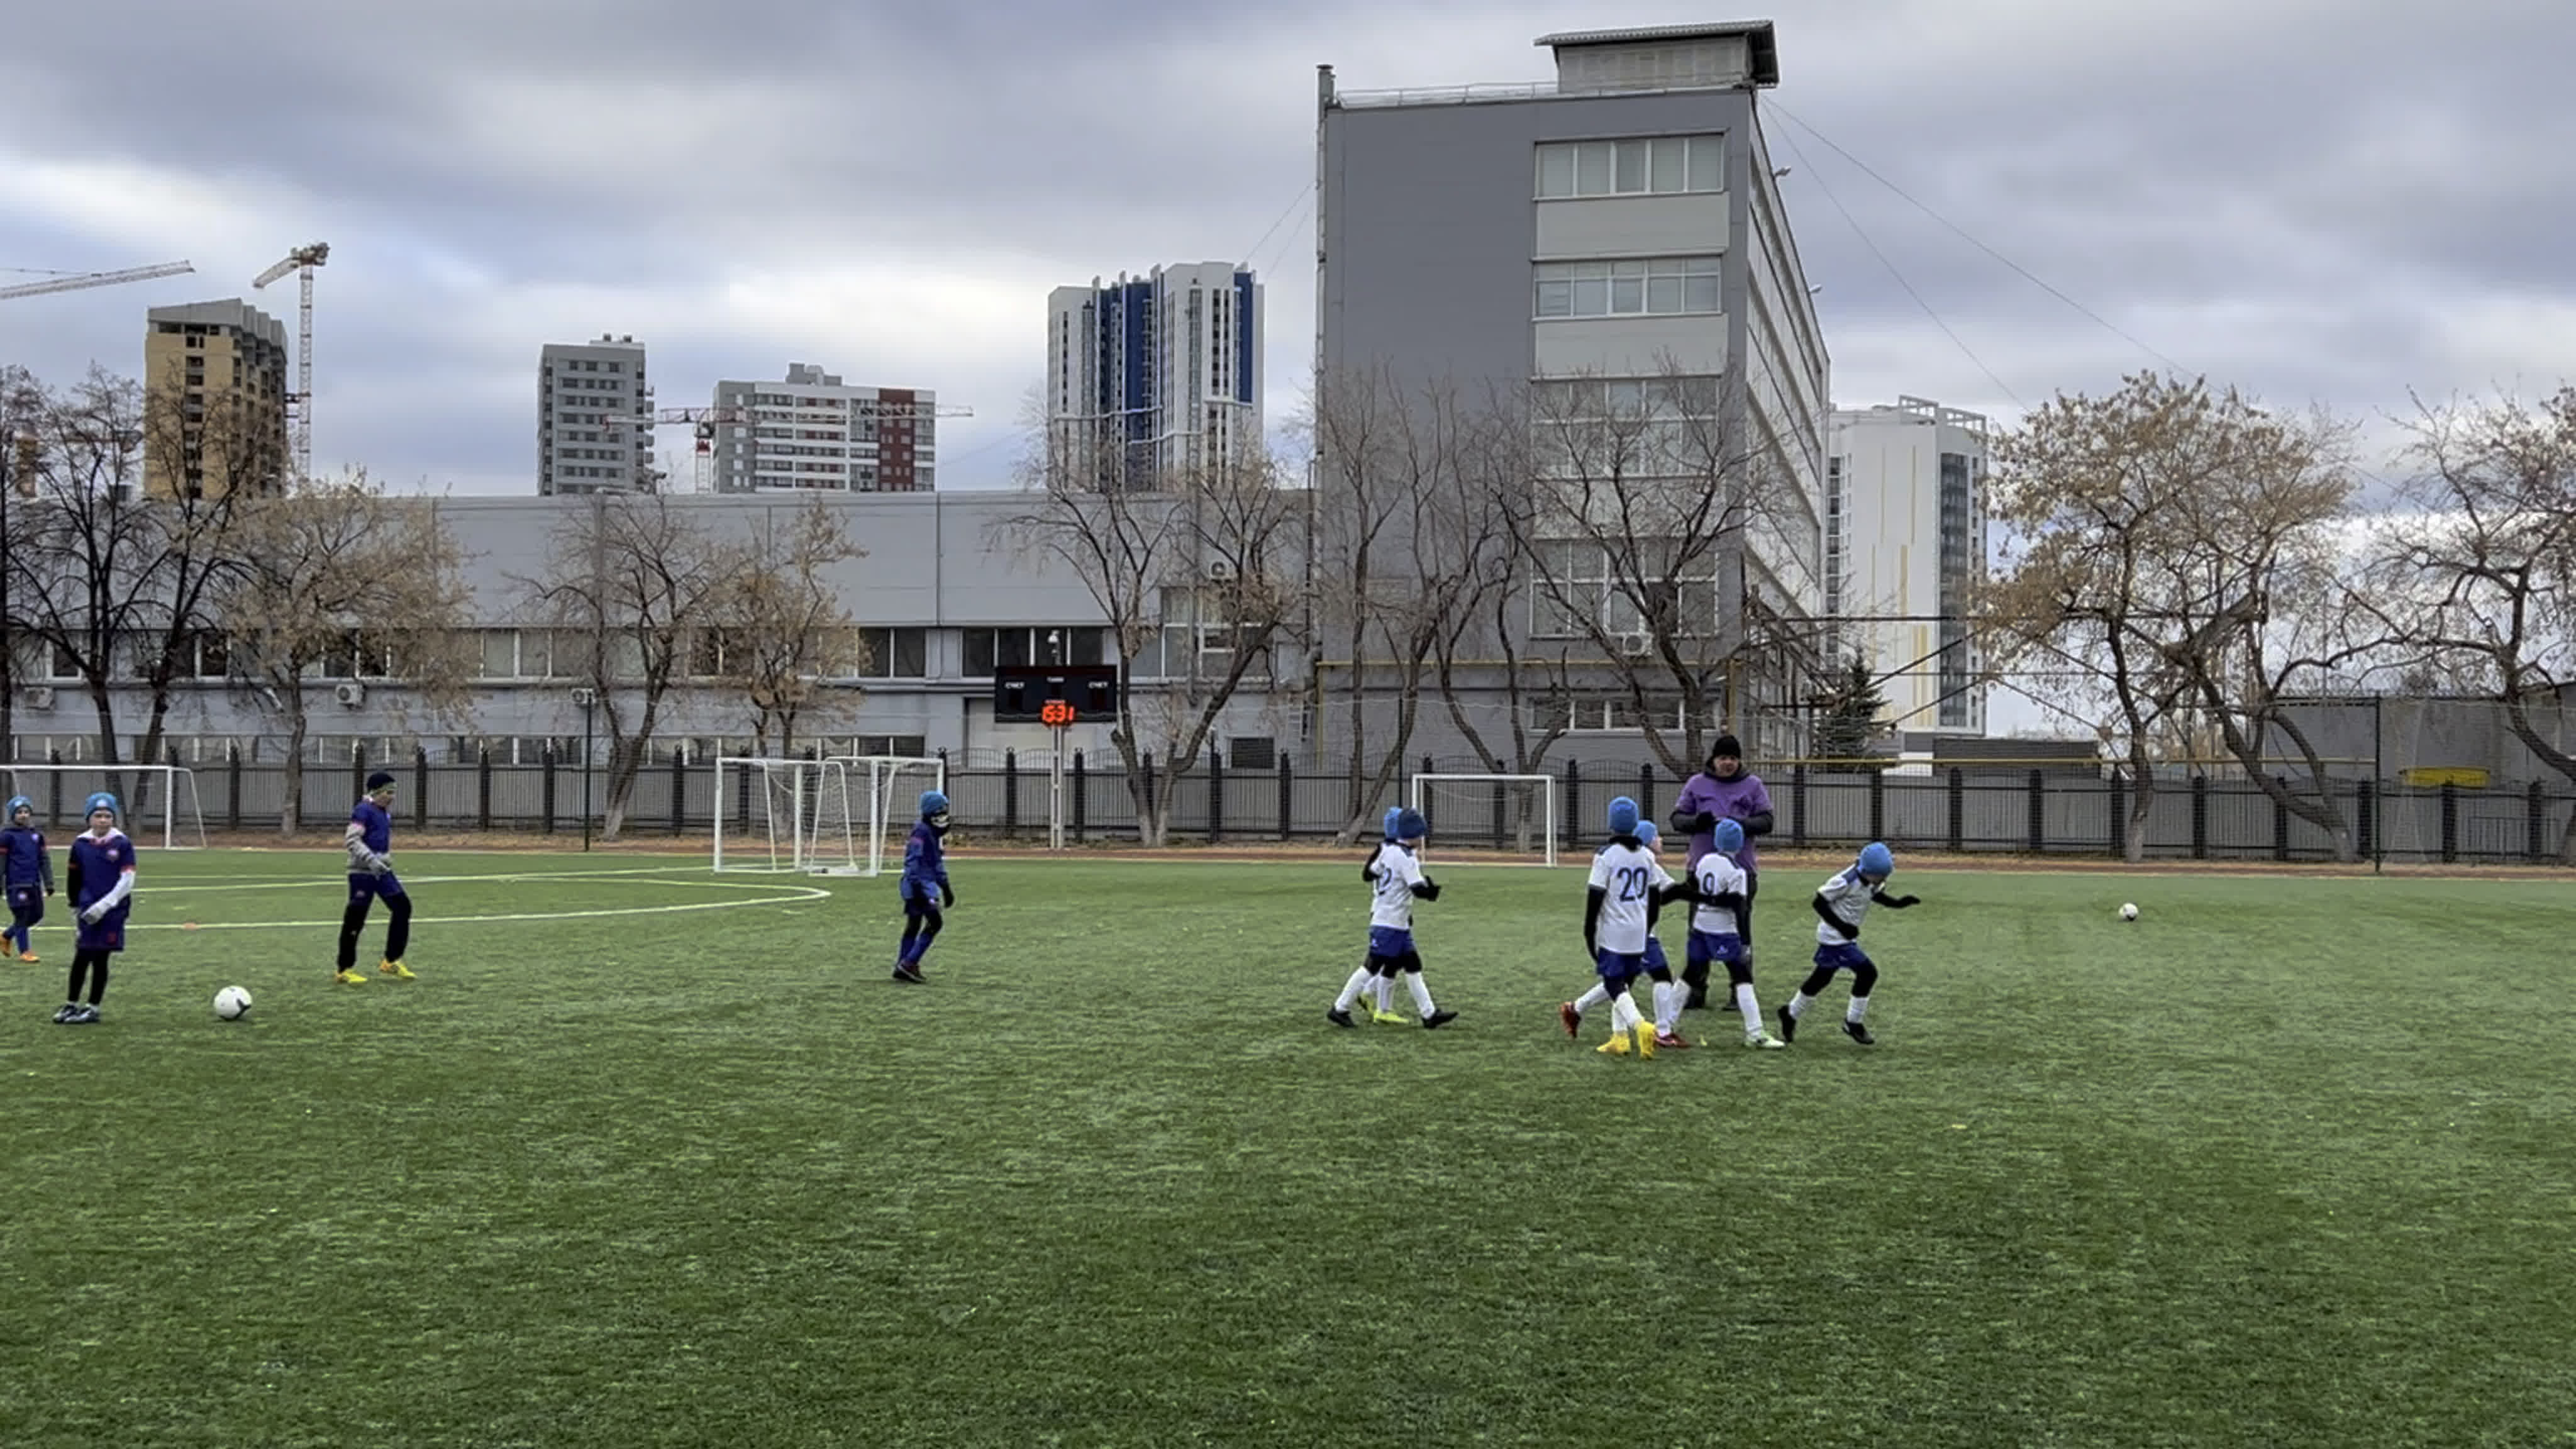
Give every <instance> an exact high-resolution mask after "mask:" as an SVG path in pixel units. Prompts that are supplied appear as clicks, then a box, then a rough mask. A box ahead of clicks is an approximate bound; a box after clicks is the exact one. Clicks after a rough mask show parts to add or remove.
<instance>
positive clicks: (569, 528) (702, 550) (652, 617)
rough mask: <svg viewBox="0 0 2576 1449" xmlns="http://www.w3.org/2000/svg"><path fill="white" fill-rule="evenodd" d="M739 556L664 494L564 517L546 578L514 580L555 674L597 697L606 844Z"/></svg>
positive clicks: (732, 581)
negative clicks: (551, 643)
mask: <svg viewBox="0 0 2576 1449" xmlns="http://www.w3.org/2000/svg"><path fill="white" fill-rule="evenodd" d="M742 553H743V551H742V548H741V547H740V545H739V544H738V543H736V542H734V541H732V540H728V539H723V538H719V537H718V536H716V534H715V533H714V532H713V531H712V530H711V529H709V528H708V527H707V525H706V523H705V521H704V520H703V519H701V518H699V517H697V516H696V515H695V513H694V511H693V510H691V509H690V508H689V507H688V506H687V505H685V504H683V505H677V506H675V505H674V504H673V502H672V500H671V499H670V497H669V496H668V495H665V494H660V493H641V494H598V495H594V496H593V497H592V498H591V499H590V500H589V506H588V507H586V508H582V509H579V510H576V511H575V512H573V513H571V514H570V515H568V516H567V517H566V519H565V521H564V522H563V524H562V525H561V526H559V527H558V528H557V529H556V531H555V534H554V537H553V540H552V547H551V550H550V553H549V557H548V560H547V567H546V572H545V575H544V577H542V578H536V579H522V580H520V581H519V582H520V587H521V589H522V591H523V593H524V595H525V597H526V600H527V603H528V606H529V608H530V610H531V612H533V613H535V614H536V615H538V616H539V617H541V618H543V619H545V620H547V621H548V622H550V623H552V624H553V625H554V626H555V627H556V629H557V631H558V632H557V634H556V636H555V637H556V647H557V649H558V651H559V652H558V654H557V656H556V664H557V667H558V668H561V667H562V666H563V664H564V662H565V661H564V659H563V657H562V654H561V653H560V651H561V649H562V648H563V646H564V645H565V643H567V642H571V643H572V644H573V646H574V657H573V660H572V668H573V672H574V676H575V677H576V678H578V679H580V680H581V681H582V682H583V684H584V685H586V686H587V687H588V688H590V689H591V690H592V691H594V692H595V694H596V695H597V698H598V709H599V717H600V719H601V720H602V721H603V722H604V723H605V724H606V726H607V730H608V747H609V757H608V765H609V768H608V799H607V803H606V804H605V806H603V808H602V813H601V820H600V828H601V834H602V836H603V838H605V839H608V840H615V839H616V838H617V836H618V833H619V831H620V829H621V828H622V827H623V826H624V824H625V820H626V809H627V802H628V801H629V800H630V799H632V798H633V796H634V791H635V777H636V775H637V773H638V772H640V771H641V770H642V769H643V766H644V763H645V760H646V758H647V756H648V755H649V754H650V752H651V749H652V744H653V740H654V738H655V735H656V731H657V730H658V729H659V728H660V725H661V720H662V712H663V707H664V705H665V703H666V702H667V701H668V698H669V696H670V692H671V690H672V688H673V687H674V686H675V685H677V684H679V683H681V682H682V681H683V680H684V679H685V677H686V672H687V669H688V667H689V665H690V663H691V662H692V655H691V652H690V649H691V631H692V630H693V629H694V628H696V627H697V624H698V621H700V620H702V619H708V618H712V617H715V616H716V615H718V614H719V613H720V612H721V610H722V607H723V604H724V601H725V600H726V599H727V598H728V597H729V596H730V594H731V592H732V590H734V589H735V588H736V587H737V586H738V584H739V582H740V578H741V569H742Z"/></svg>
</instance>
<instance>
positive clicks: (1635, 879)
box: [1591, 840, 1673, 956]
mask: <svg viewBox="0 0 2576 1449" xmlns="http://www.w3.org/2000/svg"><path fill="white" fill-rule="evenodd" d="M1672 883H1673V878H1672V877H1671V876H1669V875H1666V874H1664V868H1663V867H1662V866H1660V865H1657V864H1655V857H1654V854H1653V852H1651V851H1648V850H1646V849H1644V848H1643V847H1641V846H1635V845H1628V844H1625V843H1623V842H1621V841H1616V840H1614V841H1611V842H1610V843H1609V844H1608V845H1605V846H1603V847H1601V853H1600V854H1599V855H1596V856H1594V857H1592V881H1591V884H1592V885H1594V886H1596V887H1598V888H1599V889H1600V891H1601V919H1600V921H1599V922H1598V923H1597V924H1596V925H1595V926H1594V928H1593V944H1594V945H1596V946H1598V947H1600V948H1601V949H1602V950H1604V951H1616V952H1618V953H1619V954H1620V955H1622V956H1633V955H1635V954H1636V953H1638V952H1640V951H1643V950H1645V949H1646V902H1647V901H1648V900H1649V899H1650V898H1651V897H1652V896H1653V895H1654V893H1655V890H1656V889H1657V888H1658V887H1660V886H1668V885H1671V884H1672Z"/></svg>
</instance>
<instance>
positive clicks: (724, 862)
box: [714, 755, 852, 872]
mask: <svg viewBox="0 0 2576 1449" xmlns="http://www.w3.org/2000/svg"><path fill="white" fill-rule="evenodd" d="M848 794H849V772H848V771H847V770H846V769H844V768H842V767H841V766H840V765H838V764H835V763H834V762H832V761H829V760H782V759H764V758H759V757H755V756H743V755H725V756H720V757H718V759H717V760H716V805H715V849H714V868H715V869H717V870H755V871H812V872H821V871H826V870H830V869H832V868H833V867H834V866H835V865H836V864H838V865H840V866H845V867H846V866H849V865H850V864H851V863H852V858H851V856H850V853H849V852H848V850H847V849H846V842H844V845H845V848H844V849H843V850H842V852H841V854H840V856H839V857H838V859H837V861H836V860H835V858H834V857H833V856H832V855H831V854H830V847H831V844H832V838H831V836H830V834H829V833H828V832H826V831H824V830H823V829H822V828H821V826H822V823H823V821H824V820H825V819H826V818H827V817H829V816H830V815H831V814H833V813H834V812H835V803H834V802H835V797H836V796H837V797H840V798H841V799H842V800H843V801H846V798H847V796H848ZM838 809H839V813H842V814H846V813H847V806H846V804H845V803H844V804H841V805H840V806H839V807H838Z"/></svg>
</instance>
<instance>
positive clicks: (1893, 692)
mask: <svg viewBox="0 0 2576 1449" xmlns="http://www.w3.org/2000/svg"><path fill="white" fill-rule="evenodd" d="M1987 439H1988V428H1987V423H1986V419H1985V418H1984V416H1983V415H1981V414H1978V413H1972V412H1969V411H1967V410H1965V409H1963V408H1950V407H1943V406H1941V405H1940V404H1939V403H1936V402H1932V401H1929V400H1927V399H1924V398H1919V397H1900V398H1898V399H1897V400H1896V404H1895V406H1893V407H1888V406H1879V407H1871V408H1841V409H1837V410H1835V412H1834V415H1833V451H1832V454H1831V456H1830V457H1829V458H1828V460H1827V462H1826V470H1825V515H1826V516H1825V616H1826V618H1827V620H1828V621H1829V623H1830V624H1831V626H1832V627H1831V632H1830V633H1829V634H1828V638H1829V640H1830V641H1831V642H1830V644H1829V646H1828V647H1829V652H1831V653H1832V655H1833V656H1834V658H1835V660H1836V661H1838V662H1839V661H1842V660H1847V659H1850V658H1852V657H1854V656H1857V657H1859V658H1860V659H1861V660H1862V661H1863V662H1864V663H1866V664H1868V665H1869V667H1870V669H1871V672H1872V673H1873V674H1874V675H1876V676H1877V678H1878V680H1879V694H1880V697H1881V698H1883V699H1885V700H1886V701H1887V708H1886V710H1885V712H1884V713H1883V715H1882V718H1883V719H1884V720H1885V722H1886V723H1887V724H1888V725H1889V726H1890V727H1892V728H1894V729H1899V730H1906V731H1916V732H1923V733H1933V734H1970V735H1975V734H1983V733H1985V729H1986V685H1985V660H1984V658H1983V655H1982V653H1981V651H1980V650H1979V649H1978V648H1977V644H1976V638H1975V635H1974V631H1973V630H1971V629H1970V627H1969V620H1968V613H1969V598H1970V596H1971V595H1972V594H1973V593H1974V591H1975V589H1976V587H1977V585H1978V584H1979V582H1981V581H1982V580H1983V579H1984V578H1985V574H1986V497H1985V495H1986V448H1987Z"/></svg>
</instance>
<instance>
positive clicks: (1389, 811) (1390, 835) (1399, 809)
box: [1385, 805, 1404, 840]
mask: <svg viewBox="0 0 2576 1449" xmlns="http://www.w3.org/2000/svg"><path fill="white" fill-rule="evenodd" d="M1402 819H1404V807H1403V806H1401V805H1389V806H1388V807H1386V826H1385V829H1386V838H1387V839H1389V840H1393V839H1395V838H1396V833H1395V827H1396V823H1397V822H1398V821H1401V820H1402Z"/></svg>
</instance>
